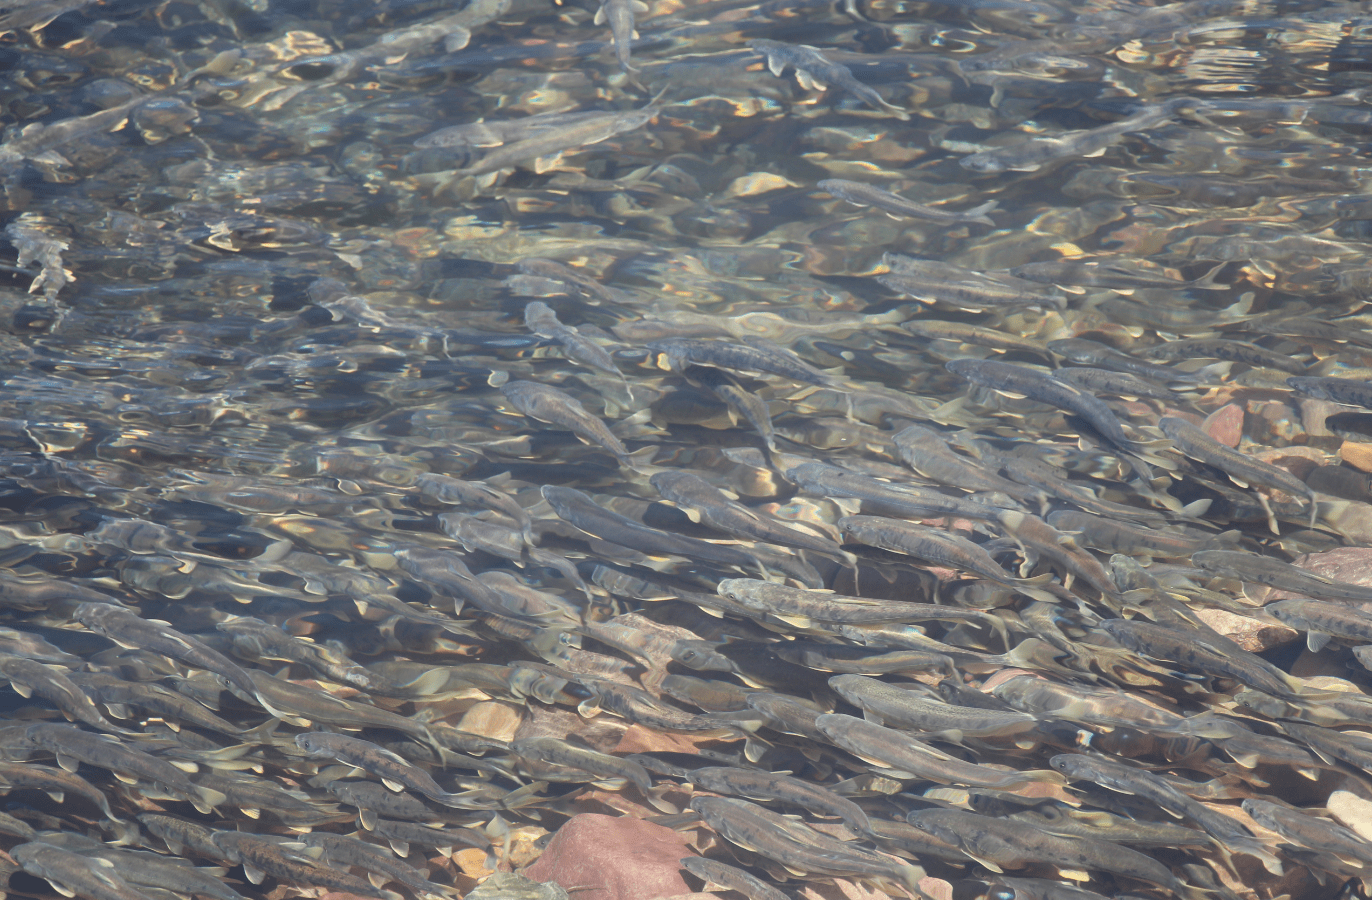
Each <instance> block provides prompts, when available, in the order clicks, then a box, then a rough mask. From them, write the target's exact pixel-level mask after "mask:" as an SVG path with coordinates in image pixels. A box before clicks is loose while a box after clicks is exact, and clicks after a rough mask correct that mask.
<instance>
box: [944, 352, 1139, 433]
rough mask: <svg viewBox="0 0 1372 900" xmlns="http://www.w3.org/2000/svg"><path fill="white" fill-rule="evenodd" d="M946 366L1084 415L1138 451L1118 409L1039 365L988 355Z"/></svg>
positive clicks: (985, 384)
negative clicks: (1116, 412)
mask: <svg viewBox="0 0 1372 900" xmlns="http://www.w3.org/2000/svg"><path fill="white" fill-rule="evenodd" d="M944 368H946V369H947V370H948V371H950V372H952V373H953V374H954V375H958V376H960V377H962V378H966V379H967V380H968V381H971V382H973V383H974V384H980V385H982V386H983V387H988V388H991V389H992V390H995V391H1000V392H1002V393H1010V394H1018V395H1022V396H1025V397H1028V398H1029V399H1030V400H1034V401H1036V402H1039V403H1046V404H1048V405H1049V406H1056V407H1057V408H1058V409H1061V410H1065V411H1067V412H1070V413H1074V414H1076V415H1078V416H1081V417H1082V418H1083V419H1085V420H1086V421H1087V422H1088V423H1090V425H1091V427H1092V428H1094V429H1095V430H1096V432H1097V433H1099V434H1100V436H1101V437H1103V438H1105V440H1106V441H1108V442H1109V443H1110V444H1111V445H1113V446H1114V447H1115V448H1116V449H1119V450H1124V451H1126V452H1136V451H1137V449H1138V445H1137V444H1136V443H1135V442H1134V441H1133V440H1131V439H1130V438H1129V436H1128V435H1126V434H1125V433H1124V427H1123V426H1122V425H1121V424H1120V421H1119V419H1117V418H1116V417H1115V414H1114V412H1113V411H1112V410H1111V409H1110V407H1109V406H1107V405H1106V404H1105V403H1104V402H1103V401H1102V400H1100V399H1099V398H1097V397H1096V396H1095V395H1094V394H1091V393H1088V392H1087V391H1084V390H1082V389H1081V388H1079V387H1076V386H1075V385H1071V384H1067V383H1066V382H1063V381H1059V380H1058V379H1056V378H1054V377H1053V376H1051V375H1049V374H1047V373H1044V372H1039V371H1037V370H1035V369H1030V368H1026V367H1025V366H1017V365H1014V364H1012V363H1003V362H995V361H992V360H984V359H955V360H952V361H951V362H948V363H946V364H945V366H944Z"/></svg>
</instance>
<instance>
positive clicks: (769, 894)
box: [681, 856, 786, 900]
mask: <svg viewBox="0 0 1372 900" xmlns="http://www.w3.org/2000/svg"><path fill="white" fill-rule="evenodd" d="M681 867H682V868H683V869H685V870H686V871H687V872H690V873H691V874H692V875H694V876H695V877H697V878H699V879H701V880H702V881H704V882H705V885H706V887H709V886H710V885H718V886H719V887H722V888H727V889H729V890H731V891H737V892H739V893H740V894H742V895H743V896H745V897H747V898H748V900H786V895H785V894H783V893H782V892H781V891H779V890H777V889H776V888H774V887H772V886H771V885H770V884H767V883H766V882H765V881H763V880H762V879H760V878H758V877H757V876H756V875H753V874H751V873H749V872H745V871H743V870H742V869H739V868H736V867H734V866H731V865H729V864H727V863H722V862H720V861H719V860H715V859H707V858H706V857H704V856H687V857H685V858H683V859H682V860H681Z"/></svg>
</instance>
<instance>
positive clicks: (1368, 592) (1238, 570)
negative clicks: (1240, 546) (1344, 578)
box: [1191, 550, 1372, 601]
mask: <svg viewBox="0 0 1372 900" xmlns="http://www.w3.org/2000/svg"><path fill="white" fill-rule="evenodd" d="M1191 562H1193V563H1195V564H1196V565H1197V566H1200V567H1201V568H1202V569H1204V570H1205V571H1206V572H1207V573H1209V574H1210V575H1214V576H1219V577H1222V578H1235V579H1238V580H1239V581H1244V582H1248V583H1250V584H1265V585H1267V586H1268V587H1272V588H1276V589H1277V590H1279V591H1291V592H1292V593H1296V594H1303V595H1306V596H1309V597H1315V598H1317V599H1322V600H1352V601H1368V600H1372V587H1367V586H1364V585H1360V584H1348V583H1346V582H1340V581H1332V580H1330V579H1328V578H1325V577H1323V576H1321V575H1317V574H1315V573H1314V572H1308V571H1306V570H1305V569H1302V568H1300V567H1299V566H1293V565H1291V564H1290V563H1284V562H1282V561H1281V560H1279V559H1273V558H1272V557H1270V556H1260V555H1258V554H1256V553H1247V552H1244V551H1242V550H1199V551H1197V552H1195V553H1193V554H1191Z"/></svg>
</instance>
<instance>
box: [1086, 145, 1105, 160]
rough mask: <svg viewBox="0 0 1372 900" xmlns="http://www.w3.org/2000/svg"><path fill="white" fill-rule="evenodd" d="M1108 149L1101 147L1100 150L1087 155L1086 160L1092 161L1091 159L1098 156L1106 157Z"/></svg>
mask: <svg viewBox="0 0 1372 900" xmlns="http://www.w3.org/2000/svg"><path fill="white" fill-rule="evenodd" d="M1107 149H1108V148H1106V147H1101V148H1100V149H1099V150H1093V151H1091V152H1090V153H1087V154H1085V155H1086V158H1087V159H1091V158H1093V157H1096V156H1104V155H1105V151H1106V150H1107Z"/></svg>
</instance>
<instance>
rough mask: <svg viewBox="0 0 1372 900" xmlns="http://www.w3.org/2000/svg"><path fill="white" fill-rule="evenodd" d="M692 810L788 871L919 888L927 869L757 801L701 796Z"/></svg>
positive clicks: (720, 832) (743, 845)
mask: <svg viewBox="0 0 1372 900" xmlns="http://www.w3.org/2000/svg"><path fill="white" fill-rule="evenodd" d="M691 809H693V810H695V811H696V812H697V813H699V814H700V817H701V818H702V819H704V820H705V823H706V824H707V825H709V826H710V827H711V828H713V829H714V830H715V831H717V832H719V834H721V835H722V836H723V837H724V838H725V839H726V840H728V841H730V842H731V843H734V844H738V845H739V846H741V847H744V848H746V849H750V850H752V851H754V852H755V853H758V854H760V855H762V856H765V857H767V858H768V859H771V860H773V861H775V862H777V863H779V864H780V865H781V866H783V867H784V868H786V869H787V870H788V871H795V872H798V873H805V872H812V873H816V874H822V875H839V876H843V875H848V876H852V875H858V876H865V877H869V878H875V879H878V880H879V881H887V882H894V883H896V884H899V885H903V886H905V887H908V888H909V889H911V890H917V885H918V884H919V880H920V879H921V878H923V877H924V870H923V869H922V868H920V867H919V866H913V865H909V864H907V863H903V862H900V861H899V860H895V859H892V858H890V857H885V856H879V855H878V854H876V853H872V852H871V851H868V850H863V849H862V848H860V847H856V846H853V845H851V844H846V843H844V842H843V841H838V840H835V839H833V838H831V837H829V836H827V835H824V834H821V833H820V832H818V831H815V830H813V829H811V828H808V827H807V826H805V825H802V824H800V823H795V822H791V821H789V820H787V819H785V818H782V817H781V816H778V815H776V814H775V813H772V812H770V811H768V810H766V809H764V808H763V807H761V806H758V805H757V804H755V803H749V802H747V801H746V800H735V799H732V798H728V797H707V796H697V797H693V798H692V799H691Z"/></svg>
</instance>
